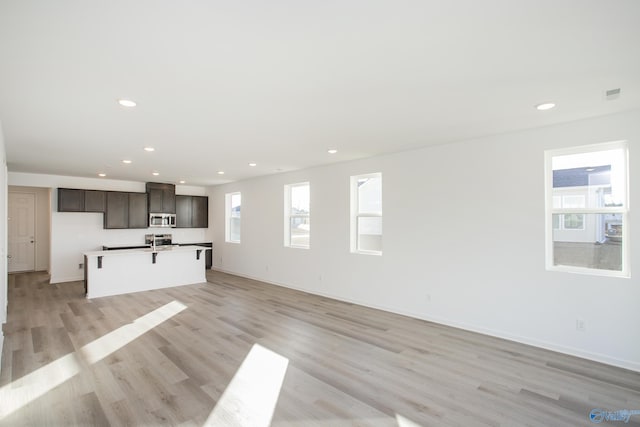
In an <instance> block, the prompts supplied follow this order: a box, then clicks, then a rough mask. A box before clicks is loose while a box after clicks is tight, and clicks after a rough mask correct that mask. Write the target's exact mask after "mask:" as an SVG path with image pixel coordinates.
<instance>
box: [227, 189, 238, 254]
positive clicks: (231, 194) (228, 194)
mask: <svg viewBox="0 0 640 427" xmlns="http://www.w3.org/2000/svg"><path fill="white" fill-rule="evenodd" d="M235 195H239V196H240V215H238V216H237V217H236V216H232V215H231V209H232V207H231V199H232V197H233V196H235ZM232 218H238V219H240V236H242V193H241V192H240V191H234V192H232V193H226V194H225V195H224V241H225V243H236V244H239V243H240V241H241V240H242V237H240V238H238V240H231V219H232Z"/></svg>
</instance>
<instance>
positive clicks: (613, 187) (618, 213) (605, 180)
mask: <svg viewBox="0 0 640 427" xmlns="http://www.w3.org/2000/svg"><path fill="white" fill-rule="evenodd" d="M627 183H628V171H627V145H626V143H624V142H616V143H607V144H597V145H591V146H586V147H575V148H570V149H563V150H553V151H547V152H546V194H547V201H546V215H547V221H546V223H547V244H546V251H547V268H548V269H549V270H560V271H572V272H579V273H589V274H601V275H607V276H621V277H629V267H628V266H629V262H628V260H629V239H628V230H629V224H628V215H627V213H628V209H629V201H628V185H627Z"/></svg>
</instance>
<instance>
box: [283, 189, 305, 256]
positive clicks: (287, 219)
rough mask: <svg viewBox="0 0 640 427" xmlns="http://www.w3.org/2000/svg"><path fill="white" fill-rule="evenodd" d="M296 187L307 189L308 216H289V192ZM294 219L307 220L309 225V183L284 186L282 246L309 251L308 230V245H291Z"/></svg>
mask: <svg viewBox="0 0 640 427" xmlns="http://www.w3.org/2000/svg"><path fill="white" fill-rule="evenodd" d="M296 187H308V188H309V210H308V212H309V213H308V214H295V215H292V214H291V191H292V190H293V189H294V188H296ZM294 218H303V219H307V220H308V222H309V223H311V185H310V184H309V182H308V181H307V182H298V183H296V184H287V185H285V186H284V245H285V246H286V247H288V248H297V249H309V248H310V247H311V230H309V244H307V245H296V244H292V243H291V220H292V219H294Z"/></svg>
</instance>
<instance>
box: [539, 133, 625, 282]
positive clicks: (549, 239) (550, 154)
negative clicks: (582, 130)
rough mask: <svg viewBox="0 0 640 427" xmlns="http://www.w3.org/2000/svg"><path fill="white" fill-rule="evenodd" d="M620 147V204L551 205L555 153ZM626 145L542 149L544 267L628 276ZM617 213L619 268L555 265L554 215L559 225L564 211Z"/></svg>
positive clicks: (579, 152)
mask: <svg viewBox="0 0 640 427" xmlns="http://www.w3.org/2000/svg"><path fill="white" fill-rule="evenodd" d="M616 149H621V150H622V152H623V156H624V162H623V163H624V167H625V171H624V172H625V179H624V180H623V183H622V184H621V185H622V186H623V188H622V190H623V191H624V200H623V203H622V204H623V206H605V207H599V208H554V207H553V165H552V160H553V158H554V157H556V156H566V155H572V154H583V153H592V152H597V151H607V150H616ZM629 209H630V207H629V147H628V143H627V141H615V142H607V143H600V144H592V145H585V146H579V147H571V148H562V149H557V150H547V151H545V231H546V234H545V238H546V239H545V240H546V242H545V248H546V268H547V270H549V271H562V272H569V273H580V274H589V275H595V276H609V277H624V278H630V277H631V272H630V269H629V261H630V256H629V248H630V242H629V236H630V234H629V228H630V227H629ZM572 213H575V214H613V213H615V214H620V215H621V217H622V224H623V227H622V248H621V249H622V269H621V270H620V271H616V270H605V269H597V268H589V267H577V266H569V265H554V261H553V260H554V254H553V231H554V230H553V215H562V216H561V217H560V224H561V227H562V226H563V224H562V222H563V221H564V214H572Z"/></svg>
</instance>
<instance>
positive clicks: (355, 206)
mask: <svg viewBox="0 0 640 427" xmlns="http://www.w3.org/2000/svg"><path fill="white" fill-rule="evenodd" d="M366 178H380V182H382V172H375V173H368V174H362V175H354V176H352V177H351V183H350V185H351V239H350V241H351V252H352V253H356V254H364V255H382V251H381V250H380V251H372V250H365V249H360V248H359V247H358V223H359V221H358V219H359V218H381V221H382V187H381V188H380V211H379V212H359V207H360V203H359V200H358V197H359V194H358V180H361V179H366ZM382 235H384V231H383V232H382V234H381V237H382Z"/></svg>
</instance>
